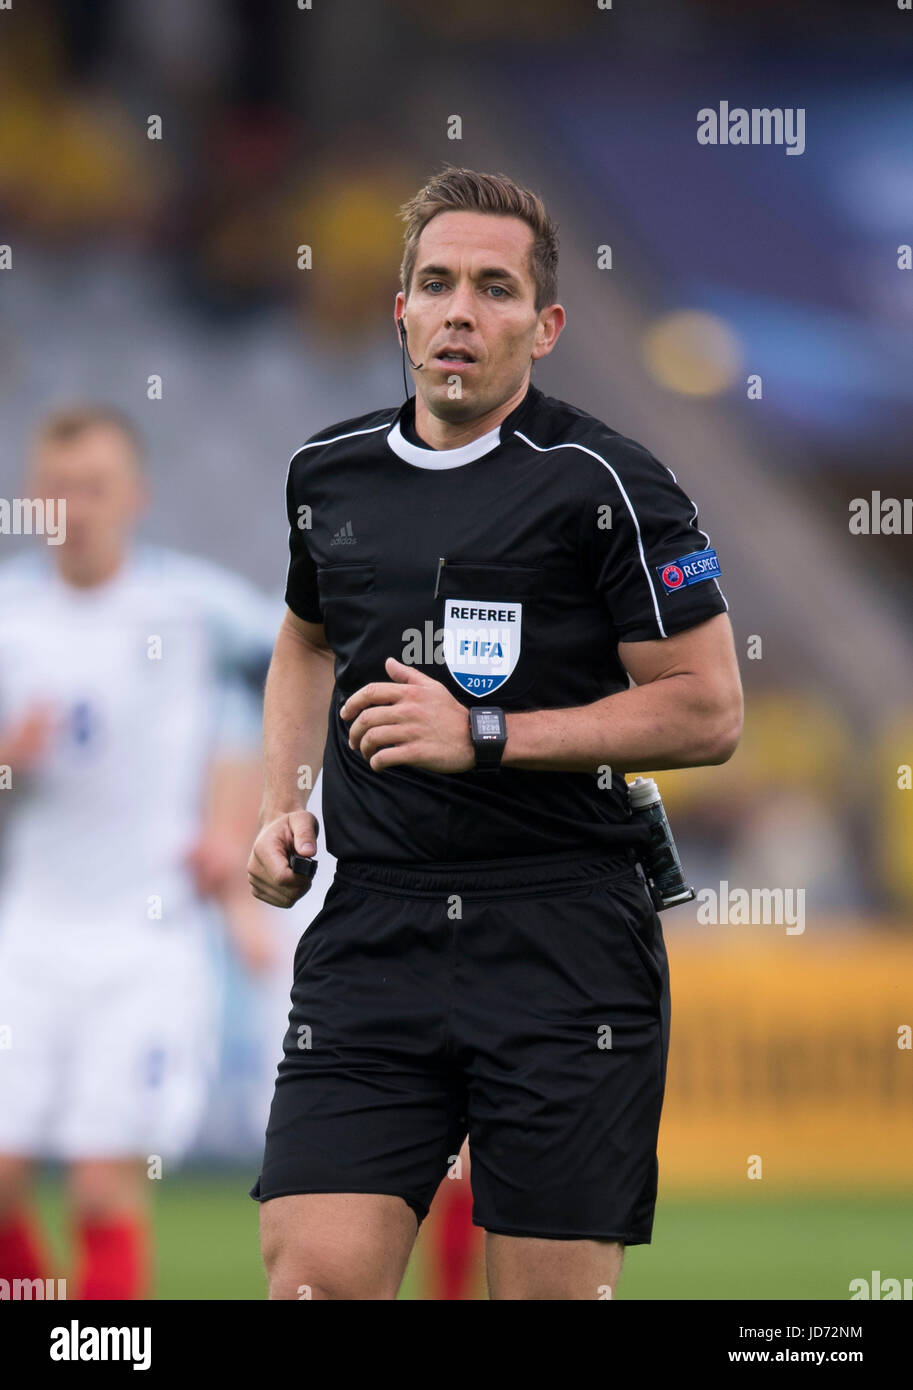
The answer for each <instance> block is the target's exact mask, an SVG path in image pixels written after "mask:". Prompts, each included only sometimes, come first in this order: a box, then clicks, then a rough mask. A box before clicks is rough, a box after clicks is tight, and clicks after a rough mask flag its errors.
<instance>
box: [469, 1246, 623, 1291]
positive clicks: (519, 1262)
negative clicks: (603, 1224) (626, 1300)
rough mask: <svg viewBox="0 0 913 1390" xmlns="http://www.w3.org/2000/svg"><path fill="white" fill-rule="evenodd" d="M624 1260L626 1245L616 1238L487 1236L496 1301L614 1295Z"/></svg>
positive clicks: (491, 1286)
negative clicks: (548, 1238) (578, 1238)
mask: <svg viewBox="0 0 913 1390" xmlns="http://www.w3.org/2000/svg"><path fill="white" fill-rule="evenodd" d="M623 1259H624V1246H623V1245H622V1244H621V1243H620V1242H618V1241H614V1240H542V1239H539V1238H537V1237H535V1236H499V1235H493V1234H491V1233H490V1232H489V1233H487V1234H486V1237H485V1268H486V1273H487V1275H488V1293H489V1297H491V1298H493V1299H505V1298H506V1299H555V1300H557V1299H562V1300H564V1299H583V1298H595V1299H608V1298H614V1297H615V1285H616V1284H617V1282H618V1276H619V1274H620V1273H621V1265H622V1260H623Z"/></svg>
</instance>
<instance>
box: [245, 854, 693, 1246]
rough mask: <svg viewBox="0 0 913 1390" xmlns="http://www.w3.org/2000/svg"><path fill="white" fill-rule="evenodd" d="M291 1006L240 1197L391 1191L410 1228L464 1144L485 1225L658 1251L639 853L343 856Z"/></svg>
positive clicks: (661, 1003) (662, 991) (662, 1017)
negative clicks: (256, 1155)
mask: <svg viewBox="0 0 913 1390" xmlns="http://www.w3.org/2000/svg"><path fill="white" fill-rule="evenodd" d="M291 999H292V1009H291V1013H290V1015H289V1028H288V1032H287V1033H286V1036H285V1043H284V1057H283V1060H282V1061H281V1062H280V1063H279V1070H278V1075H277V1079H276V1089H275V1094H274V1096H273V1103H272V1109H271V1111H270V1117H269V1124H268V1126H267V1131H266V1146H265V1152H264V1157H263V1166H262V1169H261V1173H260V1177H259V1179H258V1180H257V1182H256V1183H255V1185H254V1187H253V1188H252V1189H251V1193H250V1195H251V1196H252V1197H254V1198H256V1199H257V1200H258V1201H269V1200H270V1199H271V1198H273V1197H284V1196H288V1195H290V1194H292V1193H302V1192H377V1193H391V1194H394V1195H396V1196H400V1197H402V1198H403V1200H404V1201H405V1202H406V1203H408V1205H409V1206H410V1207H411V1208H412V1210H413V1212H414V1213H415V1215H416V1218H417V1219H418V1221H419V1223H421V1221H422V1220H423V1219H424V1217H425V1216H426V1215H427V1213H428V1208H429V1206H430V1204H431V1199H432V1198H433V1196H434V1194H435V1191H436V1189H437V1187H438V1184H439V1183H440V1182H441V1179H442V1178H443V1177H444V1176H445V1174H446V1172H447V1170H448V1164H452V1163H453V1161H454V1159H455V1157H456V1156H457V1155H458V1154H459V1151H460V1148H461V1145H462V1143H463V1140H464V1139H465V1137H466V1135H467V1133H468V1135H469V1146H470V1157H471V1183H472V1193H473V1222H474V1224H475V1225H477V1226H484V1227H485V1229H486V1230H488V1231H494V1232H499V1233H501V1234H504V1235H516V1236H545V1237H549V1238H551V1239H558V1240H575V1239H601V1240H618V1241H623V1242H624V1243H625V1244H626V1245H643V1244H649V1242H650V1237H651V1234H652V1229H653V1212H654V1206H655V1203H656V1187H657V1176H658V1164H657V1158H656V1142H657V1134H658V1130H659V1120H660V1112H661V1109H662V1101H663V1091H664V1087H665V1078H666V1058H667V1054H668V1045H669V972H668V965H667V961H666V951H665V945H664V943H663V936H662V928H661V925H660V920H659V917H658V915H657V913H656V912H655V910H654V908H653V904H652V902H651V900H650V898H649V895H648V891H647V888H646V885H645V883H644V881H643V879H642V878H641V877H640V875H639V873H638V872H637V871H636V870H635V868H634V865H633V859H632V857H631V855H630V852H625V853H623V854H621V855H619V856H618V857H616V858H614V859H603V860H600V861H599V862H591V861H581V860H579V859H563V858H553V859H550V860H543V859H541V858H536V859H502V860H499V861H497V862H496V863H494V864H491V863H489V864H484V863H469V862H464V863H462V864H449V865H430V866H428V867H426V868H413V867H404V866H397V865H389V864H387V865H380V864H356V863H354V862H348V863H343V862H340V863H339V864H338V865H337V870H336V876H335V878H334V880H333V882H332V884H331V885H330V888H329V891H328V892H327V895H326V899H325V901H324V905H323V908H322V909H321V911H320V912H319V913H318V914H317V916H316V917H315V918H314V921H313V922H312V924H311V926H310V927H309V928H308V930H307V931H306V932H305V933H304V935H303V936H302V938H301V941H300V942H299V944H298V948H297V951H296V953H295V966H294V985H293V987H292V995H291Z"/></svg>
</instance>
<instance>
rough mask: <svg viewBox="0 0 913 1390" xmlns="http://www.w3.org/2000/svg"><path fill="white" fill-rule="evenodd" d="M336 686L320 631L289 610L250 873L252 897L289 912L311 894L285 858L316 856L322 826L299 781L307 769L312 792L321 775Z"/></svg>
mask: <svg viewBox="0 0 913 1390" xmlns="http://www.w3.org/2000/svg"><path fill="white" fill-rule="evenodd" d="M333 683H334V681H333V651H332V649H331V648H330V647H329V646H328V645H327V641H326V637H325V635H324V630H323V625H322V624H321V623H309V622H305V621H304V619H303V618H299V617H298V616H297V615H296V614H295V613H293V612H292V610H291V609H290V608H287V609H286V613H285V617H284V618H283V621H282V626H281V627H280V629H279V633H278V636H277V638H276V645H275V647H274V649H273V658H272V661H271V662H270V668H269V674H268V675H267V678H266V691H265V695H264V702H263V798H262V801H261V804H260V833H259V834H258V836H257V839H256V840H255V842H254V847H253V850H252V851H251V856H250V861H249V863H248V866H247V870H248V878H249V881H250V885H251V891H252V892H253V894H254V897H257V898H261V899H262V900H263V901H264V902H268V903H272V904H273V906H275V907H291V906H292V904H293V903H295V902H297V900H298V899H299V898H300V897H301V896H302V894H303V893H304V892H305V891H306V890H307V886H308V885H307V882H306V880H303V879H302V877H301V876H300V875H299V874H295V873H293V872H292V870H291V869H290V868H289V865H288V856H289V853H290V852H291V851H292V850H294V851H295V852H296V853H297V854H301V855H303V856H305V857H310V856H311V855H313V854H314V853H315V852H316V849H317V824H316V821H315V819H314V817H313V816H312V815H311V813H310V812H309V811H307V810H306V809H305V807H306V805H307V800H308V796H309V791H307V790H302V789H301V788H300V786H299V782H300V780H301V779H302V777H303V775H304V774H303V773H302V769H309V773H310V775H309V778H308V780H309V782H310V786H311V787H313V785H314V782H315V781H316V779H317V774H318V772H319V771H320V767H321V764H322V762H323V751H324V745H325V742H326V728H327V717H328V714H329V708H330V701H331V699H332V694H333Z"/></svg>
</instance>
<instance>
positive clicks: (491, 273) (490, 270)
mask: <svg viewBox="0 0 913 1390" xmlns="http://www.w3.org/2000/svg"><path fill="white" fill-rule="evenodd" d="M415 273H416V275H450V274H452V271H451V270H450V268H449V267H448V266H446V265H423V266H421V267H420V269H419V270H417V271H416V272H415ZM476 278H477V279H479V280H514V281H516V283H517V284H519V283H520V281H519V277H518V276H516V275H514V273H513V272H512V271H510V270H505V269H504V267H503V266H499V265H490V266H486V268H485V269H484V270H480V271H479V273H478V276H477V277H476Z"/></svg>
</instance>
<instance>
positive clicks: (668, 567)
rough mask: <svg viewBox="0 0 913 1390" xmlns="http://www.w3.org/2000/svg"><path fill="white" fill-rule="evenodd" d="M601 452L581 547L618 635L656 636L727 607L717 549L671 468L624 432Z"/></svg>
mask: <svg viewBox="0 0 913 1390" xmlns="http://www.w3.org/2000/svg"><path fill="white" fill-rule="evenodd" d="M599 459H600V463H601V464H602V465H603V469H604V472H603V476H602V477H601V478H600V477H597V478H596V479H595V481H594V483H593V485H592V487H591V490H590V493H589V495H588V498H587V502H586V505H585V508H584V515H583V516H582V518H581V526H580V551H581V555H582V559H583V564H584V567H585V570H586V573H587V576H588V579H589V581H590V583H591V584H592V585H593V588H594V589H595V590H596V592H597V593H598V594H600V595H601V597H602V599H603V601H604V603H605V605H606V607H607V609H608V611H609V614H610V615H611V619H612V623H613V626H614V627H615V629H616V631H617V633H618V637H619V639H620V640H622V641H626V642H644V641H651V640H654V641H655V640H656V639H657V638H662V637H671V636H672V635H673V633H676V632H683V631H684V630H685V629H686V628H689V627H694V626H696V625H697V624H698V623H702V622H705V621H706V620H707V619H708V618H712V617H715V616H716V614H718V613H726V612H728V611H729V605H728V603H727V602H726V599H725V597H724V595H723V592H722V590H721V588H720V585H719V579H718V578H717V576H718V575H719V573H720V568H719V563H718V557H717V554H716V551H715V550H714V548H713V547H712V546H711V544H710V538H709V536H708V535H707V534H706V532H704V531H702V530H701V529H700V528H699V527H698V524H697V519H698V518H697V504H696V503H695V502H693V501H692V500H691V498H690V497H688V495H687V494H686V493H685V492H684V491H683V489H682V488H681V487H679V485H678V483H677V482H676V480H675V478H674V476H673V474H672V472H671V470H670V469H668V468H667V467H666V466H665V465H664V464H662V463H660V462H659V460H658V459H656V458H654V457H653V455H652V454H651V453H650V452H649V451H648V450H647V449H644V448H643V447H642V446H641V445H639V444H636V443H634V441H633V440H627V439H623V438H621V437H620V436H619V437H617V438H615V439H613V440H612V441H611V442H610V443H609V444H607V445H606V446H605V447H604V448H602V449H601V450H600V451H599Z"/></svg>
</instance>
